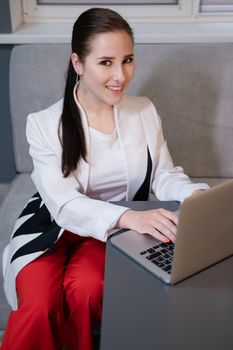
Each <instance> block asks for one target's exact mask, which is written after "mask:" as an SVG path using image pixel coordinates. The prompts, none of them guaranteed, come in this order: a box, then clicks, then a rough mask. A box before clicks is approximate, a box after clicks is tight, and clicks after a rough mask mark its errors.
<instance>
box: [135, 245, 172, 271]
mask: <svg viewBox="0 0 233 350" xmlns="http://www.w3.org/2000/svg"><path fill="white" fill-rule="evenodd" d="M174 247H175V245H174V243H173V242H169V243H160V244H159V245H156V246H154V247H152V248H149V249H147V250H143V251H142V252H140V254H141V255H143V256H144V257H145V258H146V259H148V260H150V261H151V262H152V263H153V264H155V265H157V266H158V267H160V268H162V269H163V270H164V271H166V272H167V273H169V274H170V273H171V268H172V259H173V252H174Z"/></svg>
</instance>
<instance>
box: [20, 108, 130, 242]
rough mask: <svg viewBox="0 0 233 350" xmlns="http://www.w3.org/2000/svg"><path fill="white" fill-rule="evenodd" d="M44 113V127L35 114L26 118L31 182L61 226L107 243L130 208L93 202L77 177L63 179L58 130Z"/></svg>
mask: <svg viewBox="0 0 233 350" xmlns="http://www.w3.org/2000/svg"><path fill="white" fill-rule="evenodd" d="M40 113H41V112H40ZM43 113H44V115H43V117H44V121H45V125H43V123H41V120H40V121H39V118H36V117H35V114H30V115H29V116H28V118H27V126H26V136H27V140H28V143H29V153H30V155H31V157H32V160H33V165H34V170H33V173H32V180H33V182H34V183H35V186H36V188H37V190H38V192H39V193H40V195H41V197H42V199H43V201H44V203H45V205H46V206H47V208H48V210H49V212H50V213H51V216H52V217H53V218H54V220H55V221H56V223H57V224H58V225H59V226H61V227H63V228H64V229H65V230H68V231H71V232H73V233H76V234H79V235H80V236H90V237H94V238H96V239H99V240H101V241H106V239H107V237H108V231H109V230H111V229H112V228H114V227H115V225H116V223H117V221H118V219H119V217H120V216H121V215H122V214H123V213H124V212H125V211H126V210H128V208H125V207H121V206H116V205H114V204H111V203H108V202H104V201H100V200H95V199H91V198H89V197H87V196H86V195H84V194H82V193H81V192H80V188H81V186H80V183H79V182H78V180H77V179H76V177H75V176H72V175H70V176H68V177H67V178H64V177H63V174H62V171H61V150H59V147H60V143H59V138H58V135H57V130H56V128H54V125H49V124H48V120H49V119H51V115H49V113H48V112H46V110H45V111H44V112H43ZM46 113H47V115H46ZM51 130H53V131H52V132H51Z"/></svg>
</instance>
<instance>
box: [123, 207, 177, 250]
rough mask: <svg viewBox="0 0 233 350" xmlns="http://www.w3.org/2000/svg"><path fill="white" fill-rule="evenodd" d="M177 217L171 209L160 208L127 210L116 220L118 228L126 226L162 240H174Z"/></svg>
mask: <svg viewBox="0 0 233 350" xmlns="http://www.w3.org/2000/svg"><path fill="white" fill-rule="evenodd" d="M177 224H178V217H177V215H176V214H175V213H173V212H172V211H169V210H166V209H163V208H160V209H152V210H146V211H136V210H131V209H129V210H127V211H126V212H125V213H123V214H122V215H121V217H120V219H119V220H118V224H117V227H118V228H128V229H131V230H135V231H137V232H139V233H141V234H145V233H148V234H150V235H151V236H153V237H155V238H157V239H158V240H160V241H162V242H165V243H167V242H169V241H172V242H175V240H176V232H177Z"/></svg>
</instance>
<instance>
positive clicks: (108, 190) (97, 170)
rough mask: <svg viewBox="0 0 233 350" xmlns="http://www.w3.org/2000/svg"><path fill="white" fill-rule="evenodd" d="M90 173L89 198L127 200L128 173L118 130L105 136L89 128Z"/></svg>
mask: <svg viewBox="0 0 233 350" xmlns="http://www.w3.org/2000/svg"><path fill="white" fill-rule="evenodd" d="M89 132H90V152H91V162H90V173H89V181H88V186H87V192H86V194H87V196H88V197H90V198H94V199H100V200H103V201H120V200H125V199H126V190H127V173H126V164H125V161H124V154H123V151H122V149H121V146H120V142H119V137H118V134H117V130H116V129H114V131H113V132H112V134H104V133H102V132H100V131H98V130H96V129H93V128H91V127H89Z"/></svg>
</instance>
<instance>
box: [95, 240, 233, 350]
mask: <svg viewBox="0 0 233 350" xmlns="http://www.w3.org/2000/svg"><path fill="white" fill-rule="evenodd" d="M156 349H158V350H170V349H175V350H204V349H205V350H209V349H210V350H233V257H230V258H228V259H226V260H224V261H222V262H220V263H218V264H216V265H214V266H212V267H210V268H208V269H206V270H204V271H202V272H200V273H198V274H196V275H195V276H192V277H190V278H188V279H186V280H184V281H183V282H181V283H179V284H177V285H175V286H168V285H165V284H164V283H163V282H161V281H160V280H159V279H157V278H156V277H154V276H153V275H152V274H151V273H150V272H148V271H146V270H145V269H143V268H142V267H141V266H139V265H138V264H137V263H135V262H134V261H133V260H131V259H130V258H129V257H127V256H126V255H125V254H123V253H122V252H121V251H119V250H118V249H117V248H115V247H114V246H113V245H112V244H111V239H109V240H108V242H107V255H106V271H105V289H104V303H103V317H102V327H101V345H100V350H156Z"/></svg>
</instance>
